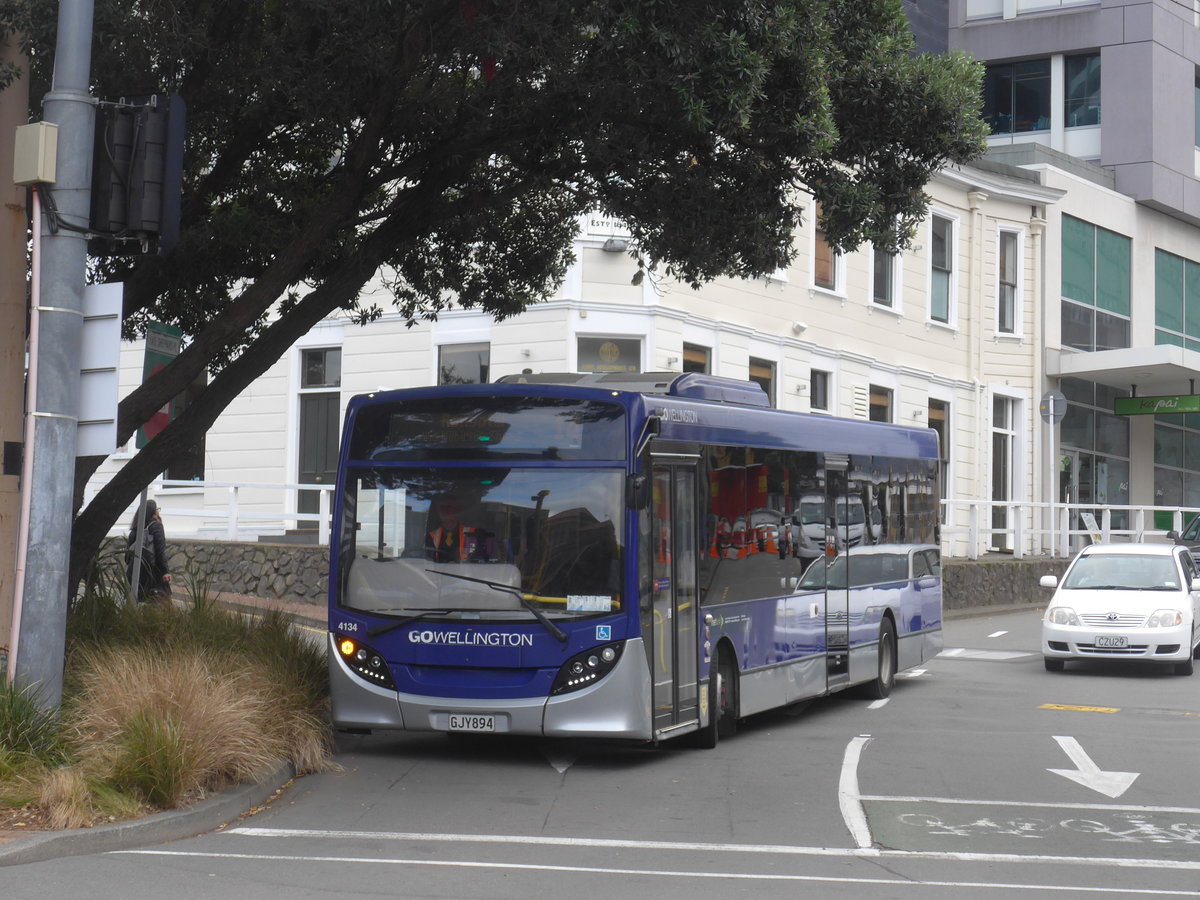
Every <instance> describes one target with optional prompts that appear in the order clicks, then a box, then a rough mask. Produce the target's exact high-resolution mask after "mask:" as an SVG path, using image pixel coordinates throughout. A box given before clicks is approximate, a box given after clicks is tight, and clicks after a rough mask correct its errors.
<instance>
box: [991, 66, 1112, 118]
mask: <svg viewBox="0 0 1200 900" xmlns="http://www.w3.org/2000/svg"><path fill="white" fill-rule="evenodd" d="M1098 80H1099V63H1097V82H1098ZM1098 92H1099V87H1097V97H1098V96H1099V93H1098ZM1097 102H1098V101H1097ZM983 119H984V121H985V122H987V123H988V127H989V128H990V129H991V132H992V134H1013V133H1015V132H1021V131H1045V130H1046V129H1048V128H1049V127H1050V60H1048V59H1029V60H1024V61H1022V62H1016V63H1000V64H998V65H991V66H988V67H987V71H986V72H985V74H984V76H983Z"/></svg>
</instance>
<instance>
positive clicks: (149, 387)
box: [0, 0, 984, 572]
mask: <svg viewBox="0 0 1200 900" xmlns="http://www.w3.org/2000/svg"><path fill="white" fill-rule="evenodd" d="M56 9H57V5H56V4H48V3H45V2H44V0H0V22H3V21H8V22H10V23H13V25H15V26H16V28H17V30H18V31H19V33H20V34H22V35H23V36H24V38H25V39H26V40H27V41H28V43H29V48H30V52H31V55H32V58H33V63H34V77H35V79H36V80H37V83H36V84H35V85H34V90H33V95H34V96H41V93H42V92H43V91H44V89H45V86H46V80H47V77H48V72H49V69H50V65H51V63H52V59H51V51H52V48H53V37H54V31H55V21H54V16H55V14H56ZM95 9H96V19H95V41H94V49H93V59H92V72H93V80H94V93H95V94H96V96H98V97H101V98H108V99H115V98H117V97H119V96H129V95H135V94H140V93H151V92H162V91H169V92H175V93H178V94H180V95H181V96H182V97H183V98H184V100H185V101H186V103H187V107H188V139H187V154H186V173H185V186H184V205H183V222H182V234H181V239H180V242H179V244H178V245H177V247H176V248H175V249H174V250H173V251H172V252H171V253H170V254H168V255H166V256H161V257H160V256H127V257H113V258H105V259H98V260H94V261H93V265H94V271H95V274H96V277H97V278H98V279H112V280H121V281H124V282H125V284H126V299H125V323H126V329H127V332H128V333H129V334H131V335H132V334H135V333H137V332H138V331H139V330H140V329H142V328H143V327H144V324H145V322H146V321H148V320H158V321H164V322H170V323H173V324H176V325H179V326H180V327H181V328H182V329H183V330H184V332H185V334H186V335H187V336H188V346H187V348H186V349H185V351H184V352H183V353H182V354H181V355H180V356H179V357H178V359H177V360H176V361H175V362H174V363H173V364H172V365H171V366H169V367H168V368H167V369H165V370H164V371H163V372H162V373H160V374H159V375H157V376H156V377H155V378H153V379H151V380H150V381H148V382H147V383H146V384H145V385H144V386H142V387H141V388H139V389H138V390H137V391H135V392H134V393H132V394H131V395H130V396H129V397H127V398H126V399H125V400H123V401H122V403H121V407H120V418H119V424H118V431H119V438H120V440H122V441H124V440H126V439H128V438H129V436H130V435H131V434H132V433H133V431H134V430H135V429H136V427H137V426H138V425H139V424H141V423H142V422H144V421H145V420H146V419H147V418H148V417H149V416H150V415H151V414H152V413H153V412H154V411H155V410H157V409H159V408H160V407H161V406H162V405H163V404H164V403H165V402H167V401H168V400H169V399H170V398H171V397H173V396H175V395H176V394H178V393H179V392H180V390H182V388H183V387H184V386H186V385H187V384H189V383H190V382H191V381H192V380H193V379H194V378H195V377H196V376H197V375H198V374H200V373H202V372H203V371H204V370H205V369H206V368H207V369H208V370H209V371H210V373H211V374H212V377H211V381H210V383H209V386H208V388H207V389H206V390H205V391H204V393H203V394H202V395H201V396H200V397H198V398H197V399H196V400H195V401H194V402H193V403H192V404H191V406H190V407H189V409H188V411H187V412H186V413H185V414H184V415H183V416H182V417H180V418H179V419H177V420H176V421H175V422H173V423H172V424H171V425H170V426H169V427H168V428H167V429H166V430H165V431H164V432H163V433H162V434H161V435H160V436H159V437H158V438H156V439H155V440H154V441H153V442H151V443H150V445H148V446H147V447H146V448H145V449H144V450H142V451H141V452H139V453H138V454H137V456H136V457H135V458H134V459H133V460H131V461H130V462H129V463H128V464H127V465H126V466H125V467H124V469H123V470H122V471H121V473H120V474H119V475H118V476H117V477H116V478H114V479H113V481H112V482H111V483H110V485H109V487H108V488H106V489H105V490H104V491H102V492H101V493H100V494H99V495H98V496H97V497H96V499H95V500H94V501H93V503H92V504H90V505H89V507H88V508H87V509H84V510H82V511H81V512H80V513H79V515H78V517H77V520H76V528H75V538H74V546H73V560H74V563H73V572H76V571H78V569H79V566H80V565H81V563H80V559H81V558H83V557H85V556H86V555H88V554H90V552H91V550H92V549H94V547H95V546H96V545H97V542H98V541H99V538H100V536H101V535H102V534H103V533H104V532H105V531H106V530H107V528H108V527H109V526H110V525H111V524H112V522H113V520H114V517H115V515H116V513H115V512H114V511H115V510H120V509H123V508H124V507H125V506H126V504H127V503H128V502H129V501H130V500H131V499H132V498H133V496H134V495H135V494H136V492H137V491H138V490H140V489H141V487H142V486H143V485H144V484H146V483H148V482H149V481H150V480H151V479H152V478H153V477H154V476H155V475H156V474H157V473H159V472H161V471H162V470H163V469H164V468H165V466H166V465H167V464H168V463H169V461H170V460H171V458H172V457H173V456H174V455H175V454H177V453H178V452H180V451H182V450H183V449H185V448H187V447H188V446H189V445H190V444H191V443H193V442H194V440H195V439H196V437H198V436H199V435H200V434H202V433H203V431H204V430H205V429H207V428H208V427H209V425H211V423H212V422H213V421H214V420H215V418H216V416H217V415H218V414H219V413H220V411H221V410H222V409H224V408H225V406H226V405H227V404H228V403H229V402H230V400H232V399H233V398H234V397H235V396H236V395H237V394H238V393H240V391H241V390H242V389H243V388H245V387H246V386H247V385H248V384H249V383H250V382H251V381H253V379H254V378H256V377H257V376H258V375H260V374H261V373H262V372H263V371H265V370H266V368H267V367H269V366H270V365H271V364H272V363H273V362H274V361H275V360H276V359H278V358H279V356H280V355H281V354H282V353H283V352H285V351H286V350H287V348H288V347H289V346H290V345H291V344H292V343H293V342H294V341H295V339H296V338H298V337H299V336H300V335H302V334H304V333H305V332H306V331H307V330H308V329H309V328H311V327H312V326H313V325H314V324H316V323H317V322H319V321H320V320H321V319H322V318H324V317H325V316H327V315H329V314H331V313H333V312H336V311H339V310H342V311H347V312H349V313H350V314H351V315H353V316H355V317H357V318H359V319H360V320H369V319H371V318H373V317H375V316H377V315H379V313H380V312H381V310H379V309H377V308H375V307H370V306H364V305H362V302H361V301H360V299H359V294H360V289H361V288H362V287H363V285H364V284H365V283H366V282H367V281H368V280H370V279H371V278H372V277H374V276H375V275H376V273H377V272H380V271H381V270H382V271H384V272H387V273H389V274H390V276H391V277H389V278H388V279H387V283H388V285H389V286H390V287H391V290H392V294H393V295H394V302H395V309H396V310H398V311H399V313H400V314H401V315H403V316H406V317H408V318H409V320H410V321H416V320H418V319H421V318H432V317H436V315H437V313H438V312H439V311H440V310H443V309H445V308H446V307H447V306H448V305H449V304H450V303H453V304H454V305H455V306H458V307H471V308H478V309H481V310H483V311H486V312H487V313H490V314H491V315H493V316H495V317H497V318H504V317H507V316H512V315H514V314H516V313H519V312H521V311H522V310H523V309H525V308H526V307H527V306H528V305H529V304H531V303H535V302H537V301H538V300H540V299H542V298H545V297H547V296H549V295H551V294H552V292H553V291H554V290H555V288H556V286H557V285H558V283H559V282H560V281H561V279H562V278H563V275H564V273H565V271H566V267H567V266H568V265H569V263H570V260H571V242H572V238H573V236H574V235H575V232H576V227H577V226H576V223H577V221H578V217H579V216H580V215H582V214H584V213H586V212H589V211H600V212H603V213H604V214H606V215H609V216H613V217H616V218H619V219H621V220H623V221H624V222H626V223H627V224H628V226H629V229H630V231H631V233H632V235H633V240H634V243H635V246H636V248H637V250H638V252H639V253H640V254H642V255H643V256H644V257H645V258H647V259H650V260H653V261H654V262H655V264H656V265H658V266H659V267H660V268H662V269H664V270H666V271H667V272H668V273H669V274H671V275H672V276H674V277H677V278H679V279H681V280H682V281H684V282H686V283H689V284H692V285H693V286H699V285H701V284H703V283H705V282H707V281H709V280H711V279H713V278H715V277H718V276H757V275H762V274H764V273H767V272H771V271H774V270H776V269H778V268H779V267H781V266H782V265H784V264H786V263H787V262H788V260H789V259H790V257H791V255H792V253H793V243H792V234H793V232H794V230H795V229H796V227H797V225H798V224H799V223H800V217H801V214H802V211H803V210H802V207H801V206H800V205H798V204H797V202H796V201H797V193H798V192H799V191H808V192H811V193H812V194H814V195H815V196H816V198H817V199H818V200H819V201H820V203H821V207H822V210H823V216H824V227H825V231H826V234H827V236H828V239H829V241H830V243H831V244H832V245H833V246H834V247H836V248H837V249H840V250H848V249H851V248H853V247H855V246H857V245H858V244H860V243H861V242H863V241H865V240H870V241H873V242H874V243H875V244H876V245H877V246H881V247H884V248H895V247H899V246H903V245H904V244H905V242H906V241H907V240H908V239H909V238H910V237H911V235H912V233H913V229H914V227H915V224H916V223H917V222H919V221H920V220H921V219H922V218H923V217H924V215H925V212H926V205H927V198H926V196H925V194H924V192H923V187H924V185H925V184H926V183H927V182H928V180H929V178H930V176H931V175H932V174H933V173H934V172H935V171H936V170H937V169H938V168H940V167H941V166H943V165H944V164H946V163H947V162H949V161H963V160H966V159H969V158H971V157H973V156H975V155H977V154H978V153H979V152H981V150H982V146H983V135H984V128H983V125H982V124H981V122H980V121H979V119H978V114H977V113H978V105H979V80H980V71H979V69H978V67H977V66H976V65H975V64H974V63H972V62H971V61H969V60H967V59H966V58H964V57H961V56H956V55H950V56H925V55H918V54H916V53H915V51H914V44H913V40H912V37H911V34H910V31H909V29H908V25H907V21H906V20H905V18H904V14H903V10H902V7H901V2H900V0H776V2H756V0H637V2H621V0H521V2H513V0H357V2H355V3H353V4H349V5H348V4H346V3H345V2H344V0H96V7H95ZM98 464H99V460H91V461H88V462H87V464H86V465H84V466H83V471H81V473H80V474H81V475H82V476H84V477H86V475H87V474H88V473H90V472H91V471H94V469H95V466H96V465H98Z"/></svg>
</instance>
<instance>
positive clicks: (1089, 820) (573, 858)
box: [0, 611, 1200, 900]
mask: <svg viewBox="0 0 1200 900" xmlns="http://www.w3.org/2000/svg"><path fill="white" fill-rule="evenodd" d="M1039 623H1040V619H1039V616H1038V613H1036V612H1029V611H1026V612H1020V613H1009V614H1004V615H995V616H991V617H987V618H975V619H961V620H956V621H952V622H950V623H948V625H947V628H946V647H947V649H946V651H945V652H944V653H943V654H942V655H941V656H940V657H938V658H937V659H936V660H933V661H931V662H930V663H929V664H928V665H927V666H926V667H925V668H924V669H923V670H918V671H914V672H910V673H906V674H905V675H903V676H902V677H901V678H900V680H899V683H898V685H897V688H896V690H895V691H894V693H893V695H892V697H891V699H890V700H888V701H884V702H877V703H871V702H869V701H866V700H861V699H857V698H852V697H846V696H838V697H834V698H829V699H826V700H821V701H816V702H813V703H810V704H808V705H807V706H806V707H804V708H796V709H788V710H785V711H782V712H778V713H773V714H769V715H763V716H758V717H755V718H754V719H752V720H750V721H747V722H745V723H744V725H743V728H742V729H741V731H740V733H739V734H738V735H737V736H736V737H734V738H733V739H731V740H728V741H723V742H722V743H721V744H720V745H719V746H718V747H717V749H716V750H712V751H702V750H691V749H686V748H682V747H663V748H659V749H652V748H642V747H629V746H622V745H612V744H606V743H601V742H570V743H563V742H548V741H541V740H523V739H508V740H500V739H496V738H483V737H479V738H475V737H461V738H447V737H444V736H434V735H429V736H422V735H373V736H368V737H347V738H344V739H343V740H342V742H341V746H340V754H339V759H340V761H341V763H342V765H343V767H344V769H343V771H341V772H338V773H332V774H328V775H322V776H316V777H309V778H305V779H302V780H300V781H299V782H297V784H296V786H295V787H293V788H292V789H291V790H290V791H288V792H287V793H285V794H284V795H283V797H282V798H280V799H279V800H277V801H275V802H274V803H273V804H271V805H270V806H269V807H267V808H266V809H264V810H262V811H261V812H259V813H258V814H257V815H254V816H252V817H250V818H247V819H245V820H243V821H241V822H240V823H238V824H237V826H236V827H231V828H229V829H226V830H224V831H220V832H215V833H211V834H207V835H203V836H201V837H197V838H194V839H189V840H183V841H178V842H175V843H171V844H162V845H158V846H147V847H144V848H140V849H136V850H131V851H121V852H114V853H105V854H96V855H91V856H82V857H75V858H69V859H59V860H54V861H51V862H46V863H37V864H30V865H24V866H17V867H10V868H8V869H5V870H3V871H2V872H0V877H2V878H3V882H2V884H3V888H0V894H2V896H4V897H5V898H25V897H30V898H35V897H36V898H38V900H43V898H45V897H47V896H78V897H94V898H107V897H114V898H115V897H121V898H126V900H129V898H150V897H154V898H158V897H162V896H164V895H168V896H170V897H172V900H189V898H200V897H204V898H208V897H217V896H225V895H228V896H236V897H238V898H245V900H253V898H268V897H270V898H275V897H278V896H281V895H286V896H288V897H295V898H306V897H334V896H337V897H374V896H389V897H405V898H424V897H429V898H434V897H436V898H447V897H454V898H476V897H478V898H489V900H499V898H522V900H525V898H540V897H545V898H558V897H581V896H619V897H623V896H638V895H642V896H652V897H655V898H660V897H661V898H688V900H694V898H696V897H710V896H711V897H721V898H728V897H740V896H757V897H761V896H781V897H782V896H789V897H791V896H796V895H799V894H802V895H804V896H811V897H822V898H824V897H831V898H843V897H844V898H851V897H853V898H864V897H869V898H877V897H878V898H883V897H888V898H892V897H895V898H909V897H911V898H942V897H944V898H962V897H972V898H973V897H985V898H991V897H996V898H1016V897H1022V898H1028V897H1033V898H1039V897H1046V898H1049V897H1098V896H1099V897H1102V896H1114V897H1133V896H1163V897H1200V753H1198V752H1197V744H1198V743H1200V696H1198V692H1200V675H1197V676H1194V677H1192V678H1181V677H1176V676H1174V675H1172V674H1169V670H1167V669H1155V668H1151V667H1145V666H1139V665H1124V666H1115V665H1111V664H1099V663H1089V664H1077V665H1070V664H1069V665H1068V667H1067V671H1066V672H1064V673H1048V672H1045V671H1044V670H1043V667H1042V661H1041V657H1040V655H1038V654H1037V652H1036V651H1037V646H1038V627H1039Z"/></svg>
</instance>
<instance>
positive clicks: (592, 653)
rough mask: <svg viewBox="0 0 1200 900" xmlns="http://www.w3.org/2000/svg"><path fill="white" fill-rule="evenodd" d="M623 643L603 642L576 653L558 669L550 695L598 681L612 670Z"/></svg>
mask: <svg viewBox="0 0 1200 900" xmlns="http://www.w3.org/2000/svg"><path fill="white" fill-rule="evenodd" d="M623 646H624V645H623V644H605V645H604V646H603V647H597V648H594V649H592V650H588V651H586V652H584V653H577V654H576V655H575V656H572V657H571V658H570V659H568V660H567V661H566V662H565V663H563V665H562V668H561V669H559V670H558V675H557V677H555V679H554V684H553V685H552V686H551V688H550V695H551V696H554V695H555V694H568V693H570V692H571V691H577V690H579V689H580V688H585V687H587V686H588V685H589V684H592V683H593V682H596V681H599V680H600V679H601V678H603V677H604V676H605V675H607V674H608V673H609V672H611V671H612V669H613V666H615V665H616V664H617V660H618V659H620V658H621V648H622V647H623Z"/></svg>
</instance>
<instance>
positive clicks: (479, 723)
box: [450, 713, 496, 731]
mask: <svg viewBox="0 0 1200 900" xmlns="http://www.w3.org/2000/svg"><path fill="white" fill-rule="evenodd" d="M450 730H451V731H495V730H496V717H495V716H479V715H458V714H455V713H451V714H450Z"/></svg>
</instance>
